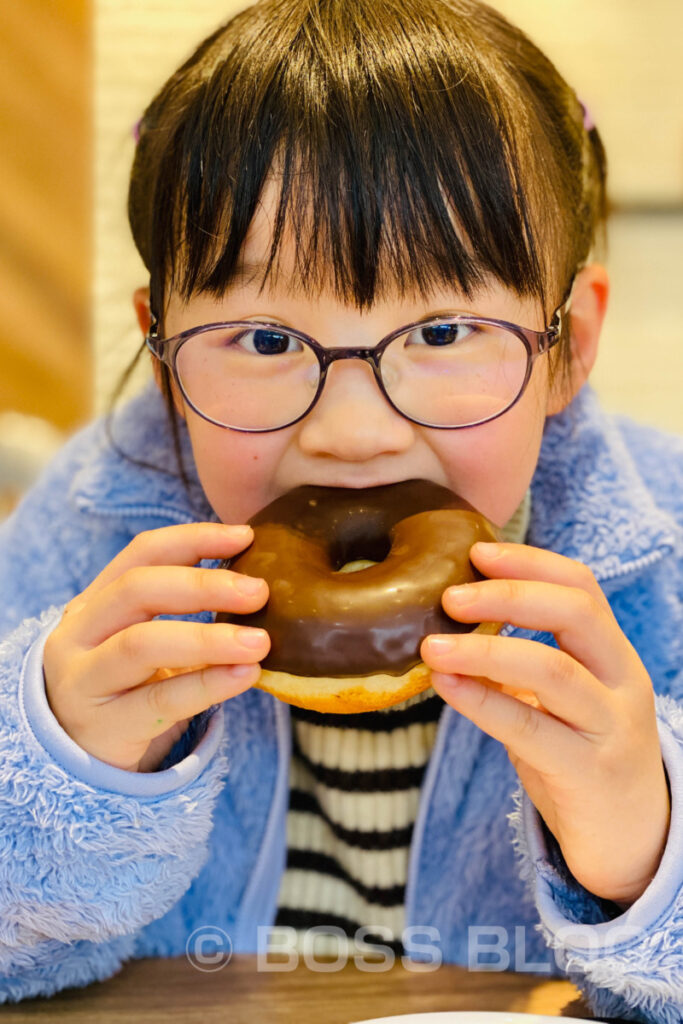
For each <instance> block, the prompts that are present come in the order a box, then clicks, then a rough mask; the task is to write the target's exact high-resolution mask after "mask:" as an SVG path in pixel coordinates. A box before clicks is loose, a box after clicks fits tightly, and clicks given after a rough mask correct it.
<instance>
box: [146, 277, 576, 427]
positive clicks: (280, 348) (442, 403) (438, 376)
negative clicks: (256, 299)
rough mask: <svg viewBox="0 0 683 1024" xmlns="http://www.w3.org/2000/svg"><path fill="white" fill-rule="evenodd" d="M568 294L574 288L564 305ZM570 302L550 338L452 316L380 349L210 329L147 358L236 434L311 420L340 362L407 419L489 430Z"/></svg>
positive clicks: (401, 332)
mask: <svg viewBox="0 0 683 1024" xmlns="http://www.w3.org/2000/svg"><path fill="white" fill-rule="evenodd" d="M570 291H571V285H570V288H569V289H568V292H567V296H568V295H569V293H570ZM569 301H570V300H569V298H568V297H566V298H565V300H564V301H563V303H562V304H561V305H560V306H558V308H557V309H556V311H555V313H554V314H553V316H552V318H551V322H550V325H549V326H548V327H547V328H546V330H544V331H532V330H529V329H528V328H525V327H519V326H518V325H516V324H512V323H508V322H507V321H505V320H492V319H489V318H487V317H475V316H469V315H461V314H459V313H454V314H452V315H447V316H438V317H429V318H427V319H424V320H418V321H416V322H415V323H411V324H408V325H406V326H405V327H401V328H399V329H398V330H395V331H392V332H391V334H388V335H387V336H386V337H385V338H383V339H382V340H381V341H380V342H379V344H377V345H376V346H375V347H374V348H325V346H324V345H321V344H320V343H319V342H318V341H316V340H315V339H314V338H311V337H309V336H308V335H307V334H303V333H302V332H301V331H297V330H294V329H293V328H290V327H284V326H283V325H282V324H277V323H270V322H266V321H261V320H239V321H229V322H226V323H212V324H204V325H202V326H201V327H193V328H191V329H190V330H187V331H183V332H181V333H180V334H176V335H174V336H173V337H171V338H159V337H158V336H157V335H156V325H155V324H154V323H153V326H152V329H151V330H150V333H149V335H148V336H147V338H146V342H147V345H148V347H149V349H150V351H151V352H152V353H153V354H154V355H155V356H156V358H157V359H159V360H160V361H161V362H162V363H165V364H166V365H167V366H168V367H169V368H170V370H171V372H172V374H173V376H174V378H175V380H176V382H177V384H178V387H179V388H180V391H181V392H182V394H183V396H184V398H185V400H186V402H187V403H188V405H190V407H191V408H192V409H194V411H195V412H196V413H197V414H198V415H199V416H202V417H203V418H204V419H205V420H208V421H209V422H210V423H214V424H215V425H216V426H219V427H227V428H228V429H230V430H239V431H245V432H254V433H257V432H265V431H271V430H283V429H284V428H285V427H290V426H292V425H293V424H294V423H297V422H298V421H299V420H301V419H303V417H304V416H306V415H307V414H308V413H309V412H310V411H311V409H312V408H313V406H314V405H315V403H316V402H317V401H318V399H319V398H320V395H321V394H322V390H323V387H324V386H325V379H326V376H327V371H328V369H329V367H330V366H331V364H332V363H333V362H335V361H336V360H341V359H362V360H363V361H365V362H366V363H369V364H370V366H371V367H372V369H373V371H374V374H375V379H376V381H377V384H378V385H379V388H380V391H381V392H382V394H383V395H384V397H385V398H386V399H387V401H388V402H389V404H390V405H391V406H392V407H393V408H394V409H395V410H396V412H398V413H400V414H401V415H402V416H404V417H405V418H406V419H408V420H410V421H411V422H413V423H417V424H419V425H421V426H425V427H435V428H437V429H445V430H454V429H458V428H461V427H473V426H476V425H477V424H479V423H487V422H488V421H489V420H493V419H496V418H497V417H498V416H502V414H503V413H504V412H507V410H508V409H510V408H511V407H512V406H513V405H514V404H515V403H516V402H517V401H518V400H519V399H520V398H521V396H522V394H523V393H524V390H525V388H526V386H527V384H528V382H529V379H530V377H531V371H532V369H533V364H534V362H535V361H536V359H537V358H538V357H539V356H541V355H543V354H544V353H545V352H548V351H549V350H550V349H551V348H552V347H553V346H554V345H556V344H557V342H558V341H559V339H560V336H561V331H562V320H563V316H564V315H565V314H566V312H567V310H568V308H569Z"/></svg>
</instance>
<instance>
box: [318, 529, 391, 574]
mask: <svg viewBox="0 0 683 1024" xmlns="http://www.w3.org/2000/svg"><path fill="white" fill-rule="evenodd" d="M390 551H391V539H390V538H389V537H387V536H386V535H379V534H378V535H375V536H371V537H368V536H365V537H364V536H353V535H352V536H347V537H345V538H344V540H343V541H338V542H337V543H336V544H333V545H332V547H331V549H330V562H331V564H332V568H333V571H334V572H341V571H344V572H357V571H358V570H359V569H365V568H366V566H365V565H360V564H357V563H361V562H369V563H371V564H373V563H376V562H383V561H384V559H385V558H386V557H387V555H388V554H389V552H390ZM350 565H355V568H347V567H348V566H350Z"/></svg>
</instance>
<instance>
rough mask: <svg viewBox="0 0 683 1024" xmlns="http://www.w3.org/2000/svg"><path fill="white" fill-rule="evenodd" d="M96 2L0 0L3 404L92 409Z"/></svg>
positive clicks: (74, 419) (69, 412) (61, 416)
mask: <svg viewBox="0 0 683 1024" xmlns="http://www.w3.org/2000/svg"><path fill="white" fill-rule="evenodd" d="M90 26H91V13H90V4H89V0H60V2H59V3H51V2H50V0H20V2H9V3H4V4H0V46H1V49H2V58H1V59H0V95H1V96H2V97H3V100H2V109H1V113H0V182H1V183H2V187H1V188H0V412H2V411H4V410H8V409H14V410H17V411H19V412H23V413H29V414H32V415H36V416H41V417H44V418H46V419H48V420H49V421H51V422H52V423H54V424H55V425H56V426H58V427H59V428H61V429H64V430H68V429H70V428H72V427H73V426H75V425H76V424H77V423H79V422H81V421H83V420H84V419H85V418H87V416H88V415H89V413H90V410H91V408H92V368H91V354H90V282H91V248H92V247H91V238H90V236H91V228H90V225H91V205H92V203H91V195H92V190H91V186H90V182H91V166H92V153H91V134H92V133H91V93H92V89H91V31H90Z"/></svg>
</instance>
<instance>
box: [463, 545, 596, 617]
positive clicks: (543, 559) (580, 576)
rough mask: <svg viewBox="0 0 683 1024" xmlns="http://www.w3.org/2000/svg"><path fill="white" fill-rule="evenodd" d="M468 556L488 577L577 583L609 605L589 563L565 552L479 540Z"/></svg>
mask: <svg viewBox="0 0 683 1024" xmlns="http://www.w3.org/2000/svg"><path fill="white" fill-rule="evenodd" d="M470 558H471V559H472V561H473V562H474V563H475V564H476V565H477V567H478V568H480V569H481V571H482V572H483V573H484V575H486V576H488V577H491V578H496V577H505V578H506V579H511V580H538V581H540V582H544V583H559V584H560V585H561V586H565V587H580V588H581V589H582V590H585V591H586V592H587V593H589V594H590V595H591V596H592V597H594V598H595V600H596V601H597V602H598V604H602V605H604V606H606V607H607V608H609V602H608V600H607V598H606V597H605V594H604V592H603V590H602V588H601V587H600V584H599V583H598V581H597V580H596V578H595V576H594V575H593V573H592V572H591V570H590V569H589V568H588V566H587V565H584V564H583V562H578V561H576V560H575V559H573V558H567V556H566V555H558V554H557V552H556V551H546V549H545V548H536V547H533V546H532V545H531V544H488V543H487V544H485V543H483V542H482V541H479V542H478V543H477V544H473V545H472V548H471V549H470Z"/></svg>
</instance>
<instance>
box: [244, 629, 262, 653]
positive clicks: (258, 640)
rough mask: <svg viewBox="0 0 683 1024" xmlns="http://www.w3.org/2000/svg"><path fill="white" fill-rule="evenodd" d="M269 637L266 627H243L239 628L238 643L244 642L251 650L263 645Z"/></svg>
mask: <svg viewBox="0 0 683 1024" xmlns="http://www.w3.org/2000/svg"><path fill="white" fill-rule="evenodd" d="M267 639H268V634H267V633H266V631H265V629H248V628H243V629H238V630H237V641H238V643H240V644H242V646H243V647H249V648H250V649H251V650H254V649H256V648H257V647H263V645H264V643H265V642H266V641H267Z"/></svg>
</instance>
